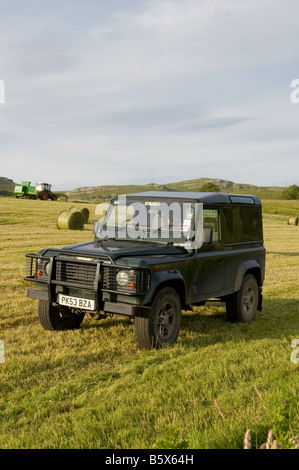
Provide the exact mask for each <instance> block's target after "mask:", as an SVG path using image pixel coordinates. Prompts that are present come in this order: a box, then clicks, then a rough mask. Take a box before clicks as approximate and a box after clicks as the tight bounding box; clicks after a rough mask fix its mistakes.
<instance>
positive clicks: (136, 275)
mask: <svg viewBox="0 0 299 470" xmlns="http://www.w3.org/2000/svg"><path fill="white" fill-rule="evenodd" d="M124 270H125V269H124V268H122V267H116V266H103V267H102V282H103V286H102V288H103V290H107V291H113V292H123V293H131V294H142V293H145V292H146V291H147V290H148V286H149V273H148V271H147V270H145V269H139V270H132V269H126V271H127V272H128V274H129V283H131V282H132V283H134V284H135V288H134V289H130V288H129V287H121V286H119V285H118V283H117V282H116V275H117V273H118V272H119V271H124Z"/></svg>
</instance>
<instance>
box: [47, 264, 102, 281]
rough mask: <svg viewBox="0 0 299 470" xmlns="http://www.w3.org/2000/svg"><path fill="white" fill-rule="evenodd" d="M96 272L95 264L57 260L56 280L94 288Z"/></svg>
mask: <svg viewBox="0 0 299 470" xmlns="http://www.w3.org/2000/svg"><path fill="white" fill-rule="evenodd" d="M96 270H97V265H96V264H85V263H78V262H77V263H76V262H72V261H69V260H57V263H56V280H57V281H62V282H72V283H76V284H84V285H90V286H94V282H95V279H96Z"/></svg>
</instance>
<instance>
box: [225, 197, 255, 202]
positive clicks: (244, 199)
mask: <svg viewBox="0 0 299 470" xmlns="http://www.w3.org/2000/svg"><path fill="white" fill-rule="evenodd" d="M230 200H231V202H232V203H233V204H254V199H253V198H252V197H248V196H230Z"/></svg>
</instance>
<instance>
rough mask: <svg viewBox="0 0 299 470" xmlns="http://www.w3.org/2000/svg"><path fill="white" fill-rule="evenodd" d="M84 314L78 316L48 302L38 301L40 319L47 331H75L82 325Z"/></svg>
mask: <svg viewBox="0 0 299 470" xmlns="http://www.w3.org/2000/svg"><path fill="white" fill-rule="evenodd" d="M84 315H85V314H84V313H82V314H77V313H72V312H71V311H67V310H65V311H60V310H59V308H57V307H54V306H53V305H52V304H51V302H49V301H48V300H39V301H38V317H39V321H40V323H41V325H42V327H43V328H44V329H45V330H51V331H55V330H74V329H76V328H79V326H80V325H81V323H82V321H83V318H84Z"/></svg>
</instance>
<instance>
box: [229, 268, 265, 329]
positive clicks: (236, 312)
mask: <svg viewBox="0 0 299 470" xmlns="http://www.w3.org/2000/svg"><path fill="white" fill-rule="evenodd" d="M258 303H259V289H258V285H257V281H256V278H255V277H254V276H253V275H252V274H246V275H245V276H244V279H243V282H242V285H241V288H240V290H239V291H238V292H235V293H234V294H231V295H229V296H227V299H226V315H227V319H228V321H230V322H232V323H236V322H242V323H248V322H251V321H252V320H253V319H254V317H255V315H256V311H257V308H258Z"/></svg>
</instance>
